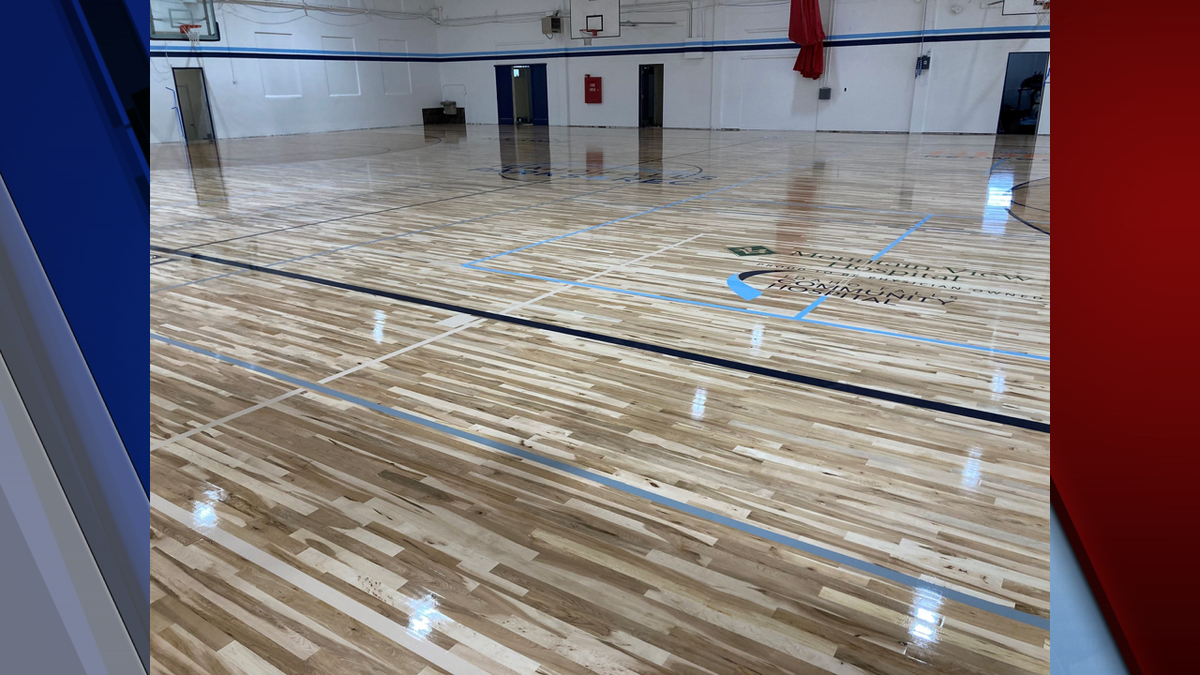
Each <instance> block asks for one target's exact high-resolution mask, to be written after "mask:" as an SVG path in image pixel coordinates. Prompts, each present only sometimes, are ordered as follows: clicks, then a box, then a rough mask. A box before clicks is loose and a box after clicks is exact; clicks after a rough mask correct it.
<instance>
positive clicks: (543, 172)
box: [499, 126, 553, 183]
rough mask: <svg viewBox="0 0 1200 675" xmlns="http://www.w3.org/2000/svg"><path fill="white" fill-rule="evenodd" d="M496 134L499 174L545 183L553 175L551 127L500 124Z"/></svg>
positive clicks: (513, 178)
mask: <svg viewBox="0 0 1200 675" xmlns="http://www.w3.org/2000/svg"><path fill="white" fill-rule="evenodd" d="M499 136H500V165H501V169H500V176H501V177H502V178H507V179H509V180H519V181H526V182H534V183H544V182H546V181H548V180H550V179H551V178H552V177H553V174H552V172H551V168H550V165H551V161H552V158H551V156H550V127H541V126H537V127H535V126H501V127H500V129H499Z"/></svg>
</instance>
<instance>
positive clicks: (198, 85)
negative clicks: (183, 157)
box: [171, 68, 217, 143]
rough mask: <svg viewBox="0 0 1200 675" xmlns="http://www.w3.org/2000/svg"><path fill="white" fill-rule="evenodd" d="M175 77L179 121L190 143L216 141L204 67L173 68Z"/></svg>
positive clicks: (185, 138)
mask: <svg viewBox="0 0 1200 675" xmlns="http://www.w3.org/2000/svg"><path fill="white" fill-rule="evenodd" d="M171 70H172V71H173V72H172V74H173V75H174V78H175V98H176V102H177V105H178V106H179V121H180V124H181V125H182V126H183V137H184V140H185V141H186V142H188V143H195V142H196V141H216V140H217V134H216V131H214V129H213V121H212V110H211V109H210V108H209V106H208V87H207V86H206V85H205V82H204V69H203V68H172V69H171Z"/></svg>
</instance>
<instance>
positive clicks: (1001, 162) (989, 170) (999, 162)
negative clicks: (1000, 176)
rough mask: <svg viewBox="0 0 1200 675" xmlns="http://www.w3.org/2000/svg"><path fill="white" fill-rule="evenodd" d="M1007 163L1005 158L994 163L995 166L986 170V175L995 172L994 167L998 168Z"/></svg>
mask: <svg viewBox="0 0 1200 675" xmlns="http://www.w3.org/2000/svg"><path fill="white" fill-rule="evenodd" d="M1007 161H1008V158H1007V157H1005V158H1004V159H1001V160H1000V161H998V162H996V163H995V164H993V165H992V167H991V168H990V169H988V173H991V172H993V171H995V170H996V167H998V166H1000V165H1001V164H1003V163H1005V162H1007Z"/></svg>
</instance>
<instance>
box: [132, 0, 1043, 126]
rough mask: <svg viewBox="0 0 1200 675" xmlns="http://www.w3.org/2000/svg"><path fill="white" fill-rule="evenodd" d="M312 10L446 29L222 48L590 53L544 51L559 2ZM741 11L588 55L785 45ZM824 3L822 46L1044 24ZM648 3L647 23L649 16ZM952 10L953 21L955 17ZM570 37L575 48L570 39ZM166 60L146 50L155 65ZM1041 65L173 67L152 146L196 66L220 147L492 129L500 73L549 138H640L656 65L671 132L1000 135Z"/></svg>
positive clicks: (955, 48)
mask: <svg viewBox="0 0 1200 675" xmlns="http://www.w3.org/2000/svg"><path fill="white" fill-rule="evenodd" d="M322 1H323V2H324V3H326V4H337V3H339V2H340V3H342V6H346V5H347V4H349V5H353V6H367V5H369V6H371V7H377V8H381V9H385V8H392V9H397V10H400V9H402V10H403V11H407V12H428V11H430V10H431V9H432V10H433V13H434V16H437V17H439V22H440V25H435V23H434V22H433V21H431V20H406V21H399V20H391V19H383V18H380V17H364V16H361V15H359V16H338V15H335V14H331V13H328V12H316V11H310V13H309V14H310V16H308V17H306V16H305V15H304V13H303V12H300V11H287V10H281V9H277V8H271V9H261V8H255V7H253V6H247V5H232V4H225V3H222V4H219V5H218V12H219V16H218V19H219V20H220V22H221V31H222V41H221V42H220V43H215V44H216V45H217V46H219V47H235V48H236V47H276V48H290V49H312V50H320V49H337V50H345V49H349V48H351V44H352V47H353V49H355V50H357V51H370V52H375V51H386V52H398V51H404V50H407V51H408V52H410V53H425V54H440V55H442V56H444V57H446V56H449V57H453V55H456V54H464V53H479V52H497V51H508V52H521V53H526V54H528V53H530V52H533V51H535V50H543V49H553V50H561V49H563V48H568V49H571V50H578V49H580V48H583V44H582V41H581V40H573V39H568V38H567V36H566V35H565V34H563V35H557V36H554V38H553V39H546V38H545V37H544V36H543V35H542V33H541V25H540V22H539V21H538V20H537V17H538V16H541V15H545V14H549V13H550V12H552V11H554V10H556V9H558V10H561V11H562V12H563V13H564V14H565V13H566V12H567V10H568V8H569V2H568V0H487V1H484V0H322ZM740 1H742V0H720V3H717V2H715V1H714V0H692V1H691V2H687V1H686V0H677V1H675V2H672V3H669V4H667V5H663V4H662V2H661V0H644V1H643V2H640V3H639V4H640V5H642V7H640V8H635V6H634V4H633V3H631V2H626V3H624V4H623V5H622V8H623V10H622V18H623V19H624V20H627V21H629V20H632V21H635V22H639V21H640V22H668V23H669V24H670V25H641V26H634V27H631V26H624V27H622V29H621V33H622V34H621V37H619V38H612V39H598V40H595V41H594V43H593V47H594V48H596V47H609V46H621V45H625V46H632V45H655V44H664V43H669V44H679V43H686V42H687V41H689V40H704V41H713V40H716V41H723V40H726V41H727V40H738V41H742V40H756V39H757V40H761V39H764V38H774V39H779V38H786V36H787V24H788V14H789V9H790V3H788V2H786V0H785V1H782V2H777V3H774V4H756V5H751V6H739V5H737V4H728V3H737V2H740ZM834 1H835V0H821V7H822V17H823V20H824V22H825V25H826V32H827V34H829V35H830V36H846V35H861V34H870V33H885V32H899V31H918V30H920V29H921V28H922V24H924V28H925V29H926V30H945V29H978V28H981V27H993V26H1028V25H1032V24H1034V23H1035V22H1036V20H1035V17H1033V16H1028V15H1026V16H1003V15H1002V14H1001V9H1000V6H999V5H997V6H996V7H994V8H989V9H984V8H982V7H981V6H980V4H979V3H971V2H968V1H967V0H928V1H927V2H918V1H914V0H836V7H835V8H834V11H833V12H832V13H831V11H830V8H831V6H832V3H833V2H834ZM647 2H652V3H653V4H654V5H655V6H654V7H650V8H646V7H645V5H646V3H647ZM689 6H691V7H693V11H692V12H691V14H690V18H691V21H690V23H689V13H688V12H687V11H686V10H687V8H688V7H689ZM955 6H958V7H961V12H960V13H958V14H954V13H952V7H955ZM510 15H524V16H510ZM473 17H475V18H476V19H472V18H473ZM831 19H832V26H830V23H831ZM471 24H473V25H471ZM564 24H565V26H566V29H567V30H569V22H567V21H564ZM271 34H275V35H271ZM279 34H287V35H279ZM351 41H352V42H351ZM160 44H162V43H157V42H156V43H153V44H152V49H154V48H155V47H158V46H159V45H160ZM171 44H174V45H178V44H179V43H171ZM206 44H214V43H206ZM1049 49H1050V41H1049V39H1045V38H1039V39H1003V40H976V41H960V42H927V43H925V44H924V45H918V44H914V43H908V44H888V45H878V44H876V45H863V46H854V47H848V46H843V47H832V48H829V49H827V50H826V59H825V69H826V74H825V76H824V78H823V80H822V81H821V82H818V81H814V80H809V79H806V78H803V77H801V76H800V75H799V73H796V72H794V71H793V70H792V65H793V63H794V61H795V57H796V53H797V52H796V51H795V50H794V49H785V50H769V51H729V52H703V53H699V54H698V55H697V56H698V57H697V58H689V55H685V54H679V53H674V54H648V55H609V56H597V57H584V56H579V55H578V52H573V55H572V56H571V57H570V58H563V57H561V56H545V57H538V56H528V57H517V58H505V59H493V60H480V61H443V62H441V63H411V64H408V63H388V64H383V63H379V62H357V63H353V62H333V61H330V62H322V61H316V60H313V61H289V60H268V59H227V58H220V57H219V56H216V55H210V56H206V57H205V58H203V59H202V60H198V59H196V58H192V59H186V58H183V57H176V56H173V57H171V58H169V59H163V58H154V59H152V62H151V81H152V86H151V108H152V119H151V135H152V140H153V141H154V142H162V141H174V140H178V139H179V136H180V134H179V129H178V122H177V121H176V120H175V113H174V112H173V111H172V110H171V109H170V108H171V106H172V105H174V103H173V101H172V100H171V95H170V93H169V92H168V91H167V90H166V87H168V86H173V85H172V84H171V77H170V68H169V65H174V66H182V65H196V64H197V63H200V64H201V65H203V66H204V67H205V72H206V75H207V77H208V84H209V95H210V102H211V104H212V108H213V118H214V121H215V124H216V132H217V135H218V137H220V138H230V137H239V136H262V135H273V134H289V133H305V132H313V131H326V130H341V129H354V128H369V127H387V126H398V125H407V124H419V123H420V122H421V108H428V107H434V106H436V105H437V104H438V102H439V101H441V100H442V99H443V98H453V99H455V100H457V101H458V104H459V106H461V107H464V108H465V109H466V115H467V121H468V122H469V123H495V122H496V121H497V113H496V83H495V69H494V66H495V65H496V64H498V63H507V64H534V63H545V64H546V70H547V80H548V87H549V92H548V93H549V105H550V124H552V125H574V126H630V127H632V126H636V125H637V113H638V111H637V104H638V101H637V73H638V65H639V64H643V63H662V64H663V65H664V88H665V92H664V106H663V117H664V124H665V126H667V127H677V128H678V127H689V128H742V129H790V130H810V131H811V130H821V131H831V130H832V131H891V132H916V133H920V132H959V133H993V132H994V131H995V125H996V119H997V116H998V113H999V109H1000V97H1001V89H1002V86H1003V80H1004V72H1005V68H1006V66H1007V57H1008V54H1009V53H1010V52H1015V51H1049ZM924 52H928V53H929V54H930V55H931V59H932V67H931V69H930V70H929V71H928V72H927V73H925V74H923V75H922V76H921V77H920V78H916V77H915V76H914V63H915V60H916V58H917V55H918V54H920V53H924ZM355 74H357V83H355V82H354V81H353V80H354V79H355V77H354V75H355ZM587 74H591V75H596V76H600V77H602V78H603V82H604V102H603V103H601V104H585V103H584V102H583V78H584V76H585V75H587ZM355 84H357V93H354V92H355ZM822 85H824V86H828V87H830V88H831V89H832V91H833V93H832V98H831V100H828V101H819V100H818V98H817V90H818V88H819V87H821V86H822ZM389 92H390V93H389ZM400 92H409V93H400ZM443 92H445V95H444V96H443ZM1049 109H1050V106H1049V90H1048V89H1047V92H1046V94H1045V97H1044V103H1043V107H1042V113H1041V122H1040V124H1039V132H1040V133H1043V134H1047V133H1049V129H1050V120H1049Z"/></svg>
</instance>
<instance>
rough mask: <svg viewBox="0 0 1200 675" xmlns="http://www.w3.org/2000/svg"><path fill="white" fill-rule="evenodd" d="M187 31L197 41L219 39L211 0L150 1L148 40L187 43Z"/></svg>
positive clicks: (218, 28)
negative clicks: (194, 36)
mask: <svg viewBox="0 0 1200 675" xmlns="http://www.w3.org/2000/svg"><path fill="white" fill-rule="evenodd" d="M191 26H199V28H189V27H191ZM189 30H192V31H195V33H196V35H197V36H198V37H199V39H200V40H204V41H209V42H213V41H216V40H220V39H221V29H220V26H218V25H217V15H216V12H215V11H214V9H213V0H150V39H151V40H187V39H188V36H187V33H188V31H189Z"/></svg>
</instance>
